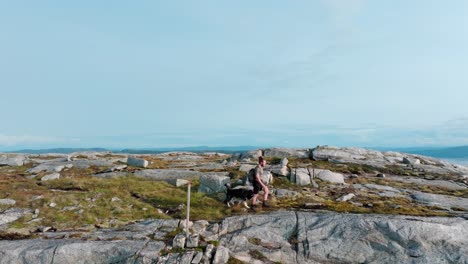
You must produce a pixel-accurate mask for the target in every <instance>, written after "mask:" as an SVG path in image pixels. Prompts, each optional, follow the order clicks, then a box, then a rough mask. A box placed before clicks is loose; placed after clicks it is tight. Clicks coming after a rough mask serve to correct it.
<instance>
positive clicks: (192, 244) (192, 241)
mask: <svg viewBox="0 0 468 264" xmlns="http://www.w3.org/2000/svg"><path fill="white" fill-rule="evenodd" d="M198 241H199V236H198V235H189V236H188V239H187V247H188V248H196V247H198Z"/></svg>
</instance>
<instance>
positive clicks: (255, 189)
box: [252, 181, 263, 194]
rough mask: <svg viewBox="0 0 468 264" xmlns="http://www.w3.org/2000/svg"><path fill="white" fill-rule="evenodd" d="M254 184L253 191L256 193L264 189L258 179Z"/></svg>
mask: <svg viewBox="0 0 468 264" xmlns="http://www.w3.org/2000/svg"><path fill="white" fill-rule="evenodd" d="M252 185H253V193H254V194H258V193H259V192H260V191H261V190H263V187H262V185H260V183H258V182H257V181H254V182H253V183H252Z"/></svg>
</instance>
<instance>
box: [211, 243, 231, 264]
mask: <svg viewBox="0 0 468 264" xmlns="http://www.w3.org/2000/svg"><path fill="white" fill-rule="evenodd" d="M228 260H229V249H227V248H225V247H223V246H219V247H217V248H216V253H215V255H214V257H213V264H225V263H227V262H228Z"/></svg>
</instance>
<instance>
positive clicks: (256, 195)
mask: <svg viewBox="0 0 468 264" xmlns="http://www.w3.org/2000/svg"><path fill="white" fill-rule="evenodd" d="M257 198H258V193H256V194H254V195H253V196H252V206H256V205H257Z"/></svg>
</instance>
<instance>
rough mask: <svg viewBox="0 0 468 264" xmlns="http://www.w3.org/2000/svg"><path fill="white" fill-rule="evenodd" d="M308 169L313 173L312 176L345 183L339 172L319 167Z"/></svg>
mask: <svg viewBox="0 0 468 264" xmlns="http://www.w3.org/2000/svg"><path fill="white" fill-rule="evenodd" d="M310 171H311V172H312V174H313V178H318V179H320V180H322V181H328V182H331V183H341V184H344V183H345V181H344V176H343V174H341V173H337V172H332V171H329V170H321V169H310Z"/></svg>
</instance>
